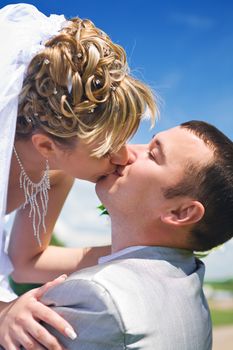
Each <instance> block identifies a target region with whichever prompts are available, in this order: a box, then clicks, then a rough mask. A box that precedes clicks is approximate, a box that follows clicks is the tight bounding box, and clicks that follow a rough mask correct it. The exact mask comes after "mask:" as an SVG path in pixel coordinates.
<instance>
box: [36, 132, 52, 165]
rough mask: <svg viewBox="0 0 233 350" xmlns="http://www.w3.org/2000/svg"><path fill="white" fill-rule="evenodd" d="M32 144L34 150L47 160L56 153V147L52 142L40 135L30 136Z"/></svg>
mask: <svg viewBox="0 0 233 350" xmlns="http://www.w3.org/2000/svg"><path fill="white" fill-rule="evenodd" d="M31 140H32V143H33V145H34V147H35V148H36V150H37V151H38V152H39V153H40V154H41V155H42V156H43V157H44V158H46V159H49V158H50V157H51V155H52V154H54V153H55V151H56V146H55V143H54V142H53V140H52V139H51V138H50V137H49V136H47V135H45V134H42V133H36V134H34V135H32V138H31Z"/></svg>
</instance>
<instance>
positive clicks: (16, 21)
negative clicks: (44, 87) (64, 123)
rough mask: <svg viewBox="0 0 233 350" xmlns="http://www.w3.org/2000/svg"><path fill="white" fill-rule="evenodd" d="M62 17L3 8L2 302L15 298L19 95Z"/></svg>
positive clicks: (22, 8) (0, 98)
mask: <svg viewBox="0 0 233 350" xmlns="http://www.w3.org/2000/svg"><path fill="white" fill-rule="evenodd" d="M65 22H66V19H65V17H64V16H63V15H50V16H49V17H47V16H45V15H44V14H43V13H41V12H40V11H38V10H37V8H36V7H34V6H33V5H29V4H14V5H8V6H5V7H4V8H2V9H0V77H1V79H0V300H1V301H10V300H12V299H13V298H15V295H14V293H13V292H11V291H10V288H9V287H8V282H7V276H8V275H9V273H10V272H11V271H12V265H11V262H10V260H9V257H8V255H7V252H6V249H5V241H6V232H5V231H4V216H5V211H6V199H7V188H8V180H9V170H10V163H11V157H12V150H13V143H14V137H15V127H16V117H17V108H18V95H19V93H20V90H21V88H22V84H23V79H24V76H25V73H26V69H27V67H28V64H29V62H30V61H31V59H32V58H33V56H34V55H35V54H36V53H38V52H39V51H40V50H42V49H43V48H44V45H43V43H44V42H45V41H46V40H48V39H49V38H51V37H52V36H54V35H56V34H57V33H58V32H59V30H61V29H62V27H63V26H64V25H65Z"/></svg>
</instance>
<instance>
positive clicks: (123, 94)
mask: <svg viewBox="0 0 233 350" xmlns="http://www.w3.org/2000/svg"><path fill="white" fill-rule="evenodd" d="M146 109H148V111H149V113H150V115H151V121H152V123H153V121H154V115H155V112H156V104H155V100H154V96H153V94H152V92H151V90H150V89H149V88H148V87H147V86H146V85H145V84H144V83H142V82H140V81H139V80H137V79H135V78H133V77H132V76H131V75H130V74H129V70H128V65H127V61H126V54H125V51H124V49H123V48H122V47H121V46H119V45H117V44H115V43H113V42H112V41H111V39H110V38H109V37H108V36H107V35H106V34H105V33H104V32H103V31H101V30H100V29H98V28H96V27H95V26H94V24H93V23H92V22H91V21H90V20H81V19H79V18H73V19H71V20H69V21H67V22H66V26H65V27H64V28H63V29H62V30H61V31H60V33H59V34H58V35H57V36H55V37H52V38H51V39H50V40H49V41H47V42H46V44H45V49H44V50H43V51H42V52H39V53H38V54H37V55H36V56H35V57H34V58H33V59H32V61H31V62H30V65H29V67H28V71H27V76H26V78H25V80H24V83H23V88H22V92H21V94H20V96H19V108H18V117H17V129H16V137H17V138H18V139H19V138H26V139H27V138H30V137H31V136H32V135H33V134H34V133H35V132H38V131H40V132H44V133H46V134H49V135H50V136H51V138H52V139H54V141H56V142H58V143H60V145H61V146H65V147H67V148H68V149H69V148H72V147H73V146H74V145H75V144H76V142H77V139H82V140H84V141H86V142H87V143H91V142H95V141H97V140H98V146H97V147H96V148H95V149H94V151H93V155H95V156H97V157H101V156H103V155H104V154H106V153H108V152H116V151H117V150H119V149H120V147H121V146H122V145H123V144H124V143H125V142H126V141H127V139H128V138H129V137H131V136H132V135H133V134H134V133H135V132H136V130H137V128H138V125H139V122H140V120H141V118H142V116H143V114H144V113H145V111H146Z"/></svg>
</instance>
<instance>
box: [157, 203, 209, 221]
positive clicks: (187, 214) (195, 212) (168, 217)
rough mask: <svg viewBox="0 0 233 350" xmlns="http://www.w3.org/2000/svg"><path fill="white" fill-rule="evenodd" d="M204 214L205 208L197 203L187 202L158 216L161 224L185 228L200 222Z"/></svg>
mask: <svg viewBox="0 0 233 350" xmlns="http://www.w3.org/2000/svg"><path fill="white" fill-rule="evenodd" d="M204 213H205V208H204V206H203V204H202V203H200V202H199V201H194V200H189V201H184V202H183V203H180V204H179V205H177V206H174V207H173V208H169V209H168V210H167V211H165V212H164V213H162V214H161V215H160V219H161V221H162V222H163V223H165V224H168V225H172V226H185V225H190V224H195V223H197V222H198V221H200V220H201V219H202V218H203V216H204Z"/></svg>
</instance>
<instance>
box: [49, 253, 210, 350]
mask: <svg viewBox="0 0 233 350" xmlns="http://www.w3.org/2000/svg"><path fill="white" fill-rule="evenodd" d="M203 276H204V264H203V263H202V262H201V261H199V260H197V259H195V258H194V257H193V255H192V254H191V253H190V252H188V251H186V250H175V249H171V248H162V247H146V248H143V249H140V250H138V251H135V252H131V253H128V254H125V255H124V256H121V257H120V258H117V259H115V260H114V261H110V262H108V263H105V264H101V265H98V266H95V267H92V268H88V269H84V270H82V271H80V272H77V273H74V274H72V275H71V276H70V277H69V278H68V279H67V280H66V281H65V282H64V283H62V284H61V285H59V286H56V287H55V288H53V289H52V290H50V291H49V292H48V293H47V294H46V295H45V296H44V299H43V302H44V303H45V304H47V305H50V306H51V307H53V308H55V310H56V311H57V312H58V313H59V314H61V315H62V316H63V317H65V318H66V319H67V320H68V321H69V322H70V323H71V325H72V326H73V327H74V329H75V330H76V331H77V333H78V338H76V340H74V341H72V340H69V339H67V338H65V337H63V336H62V335H60V334H59V333H58V332H56V331H55V330H54V329H52V328H51V327H49V326H47V328H48V329H49V330H50V331H51V332H52V333H53V334H54V335H56V337H57V338H58V339H59V340H60V342H61V343H62V344H63V345H64V346H65V347H66V348H68V349H78V350H84V349H85V350H120V349H143V350H210V349H211V344H212V329H211V320H210V314H209V309H208V306H207V303H206V300H205V297H204V295H203V290H202V283H203Z"/></svg>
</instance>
